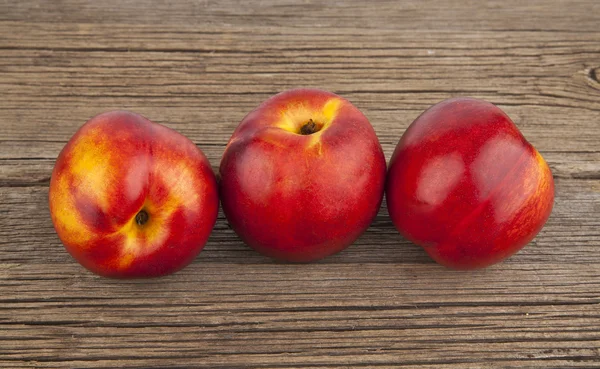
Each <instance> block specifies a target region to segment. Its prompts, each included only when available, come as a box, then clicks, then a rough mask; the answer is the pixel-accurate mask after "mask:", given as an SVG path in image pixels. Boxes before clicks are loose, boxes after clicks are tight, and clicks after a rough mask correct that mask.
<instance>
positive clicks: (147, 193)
mask: <svg viewBox="0 0 600 369" xmlns="http://www.w3.org/2000/svg"><path fill="white" fill-rule="evenodd" d="M49 202H50V213H51V216H52V221H53V223H54V227H55V229H56V232H57V233H58V236H59V238H60V239H61V241H62V242H63V244H64V246H65V248H66V249H67V251H68V252H69V253H70V254H71V255H72V256H73V257H74V258H75V259H76V260H77V261H78V262H79V263H81V264H82V265H83V266H84V267H86V268H87V269H89V270H91V271H93V272H95V273H97V274H100V275H103V276H107V277H115V278H132V277H157V276H162V275H166V274H170V273H173V272H175V271H177V270H179V269H181V268H183V267H184V266H186V265H187V264H189V263H190V262H191V261H192V260H193V259H194V258H195V257H196V255H197V254H198V253H199V252H200V250H202V248H203V247H204V244H205V243H206V241H207V239H208V236H209V234H210V232H211V230H212V228H213V225H214V223H215V221H216V218H217V212H218V207H219V199H218V188H217V183H216V179H215V176H214V173H213V171H212V169H211V167H210V164H209V162H208V160H207V159H206V157H205V156H204V154H203V153H202V152H201V151H200V150H199V149H198V148H197V147H196V145H194V143H193V142H191V141H190V140H189V139H187V138H186V137H184V136H183V135H181V134H179V133H177V132H176V131H174V130H172V129H169V128H167V127H165V126H161V125H159V124H156V123H153V122H151V121H149V120H147V119H146V118H144V117H142V116H140V115H137V114H134V113H130V112H126V111H113V112H108V113H104V114H100V115H98V116H96V117H94V118H92V119H91V120H90V121H88V122H87V123H86V124H84V125H83V126H82V127H81V128H80V129H79V130H78V131H77V132H76V133H75V135H74V136H73V137H72V138H71V139H70V140H69V142H68V143H67V145H66V146H65V147H64V148H63V150H62V151H61V153H60V155H59V156H58V159H57V161H56V165H55V167H54V171H53V172H52V179H51V181H50V193H49Z"/></svg>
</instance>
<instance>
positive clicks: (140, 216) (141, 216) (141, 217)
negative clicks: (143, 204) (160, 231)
mask: <svg viewBox="0 0 600 369" xmlns="http://www.w3.org/2000/svg"><path fill="white" fill-rule="evenodd" d="M148 219H150V216H149V215H148V213H147V212H146V210H140V211H139V213H137V214H136V216H135V222H136V223H137V224H138V225H141V226H143V225H144V224H146V223H148Z"/></svg>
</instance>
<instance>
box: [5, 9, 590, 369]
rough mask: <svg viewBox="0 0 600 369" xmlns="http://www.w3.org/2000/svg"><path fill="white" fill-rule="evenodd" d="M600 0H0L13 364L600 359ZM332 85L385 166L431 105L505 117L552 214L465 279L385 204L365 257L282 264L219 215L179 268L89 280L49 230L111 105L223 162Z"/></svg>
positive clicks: (448, 363)
mask: <svg viewBox="0 0 600 369" xmlns="http://www.w3.org/2000/svg"><path fill="white" fill-rule="evenodd" d="M599 15H600V2H599V1H595V0H590V1H523V0H519V1H489V2H480V1H475V0H472V1H413V2H397V1H392V0H390V1H373V2H367V1H366V0H357V1H332V2H324V1H275V0H269V1H256V2H251V1H230V0H221V1H203V0H198V1H191V0H185V1H164V2H163V1H123V0H111V1H93V0H89V1H75V0H56V1H37V2H34V1H8V0H0V367H1V368H22V367H23V368H28V367H39V368H70V367H90V368H100V367H102V368H105V367H106V368H108V367H111V368H114V367H127V368H130V367H131V368H133V367H136V368H154V367H167V366H172V367H177V368H186V367H199V368H318V367H324V368H359V367H360V368H370V367H376V368H392V367H403V368H413V367H427V368H526V367H538V368H566V367H582V368H583V367H585V368H593V367H596V368H598V367H600V82H599V80H600V18H599ZM299 86H308V87H319V88H323V89H327V90H331V91H334V92H337V93H339V94H341V95H343V96H345V97H346V98H348V99H350V100H351V101H352V102H353V103H354V104H355V105H356V106H358V107H359V108H360V109H361V110H362V111H363V112H364V113H365V114H366V115H367V116H368V117H369V119H370V120H371V122H372V123H373V125H374V127H375V129H376V131H377V133H378V135H379V138H380V140H381V143H382V145H383V148H384V150H385V153H386V157H387V158H388V160H389V158H390V155H391V152H392V150H393V148H394V146H395V144H396V143H397V141H398V139H399V138H400V136H401V134H402V132H403V131H404V130H405V129H406V127H407V126H408V125H409V124H410V122H412V120H413V119H414V118H416V117H417V116H418V114H419V113H420V112H421V111H423V110H424V109H425V108H427V107H428V106H429V105H431V104H433V103H435V102H438V101H440V100H442V99H445V98H449V97H452V96H460V95H467V96H473V97H479V98H484V99H487V100H490V101H492V102H494V103H496V104H497V105H499V106H500V107H501V108H502V109H504V110H505V111H506V112H507V113H508V114H509V115H510V116H511V117H512V118H513V120H514V121H515V123H516V124H517V125H518V127H519V128H520V129H521V130H522V132H523V133H524V134H525V136H526V137H527V138H528V139H529V141H530V142H532V143H533V144H534V145H535V146H536V147H537V148H538V149H539V151H540V152H541V153H542V154H543V155H544V157H545V158H546V159H547V161H548V162H549V164H550V166H551V168H552V170H553V173H554V176H555V180H556V188H557V196H556V201H555V207H554V212H553V214H552V216H551V218H550V220H549V222H548V224H547V226H546V227H545V228H544V229H543V230H542V232H541V233H540V234H539V235H538V237H537V238H536V239H535V240H534V241H533V242H532V243H531V244H530V245H529V246H528V247H526V248H525V249H524V250H523V251H522V252H520V253H519V254H517V255H516V256H514V257H512V258H511V259H509V260H508V261H506V262H505V263H503V264H501V265H497V266H494V267H491V268H489V269H486V270H482V271H475V272H453V271H449V270H446V269H444V268H442V267H440V266H438V265H436V264H434V263H433V262H432V261H431V260H430V259H429V258H428V257H427V256H426V255H425V253H424V252H423V251H421V249H420V248H418V247H416V246H414V245H412V244H410V243H409V242H407V241H406V240H404V239H403V238H402V237H401V236H400V235H399V234H398V233H397V232H396V231H395V229H394V227H393V225H392V223H391V221H390V219H389V218H388V216H387V212H386V210H385V205H384V206H383V207H382V210H381V212H380V214H379V216H378V217H377V219H376V221H375V222H374V224H373V226H372V227H371V228H370V229H369V230H368V231H367V232H366V234H365V235H364V236H363V237H361V239H360V240H359V241H358V242H357V243H356V244H355V245H354V246H352V247H351V248H349V249H348V250H346V251H344V252H342V253H340V254H339V255H336V256H333V257H330V258H328V259H326V260H323V261H322V262H319V263H315V264H310V265H285V264H277V263H274V262H272V261H271V260H268V259H266V258H264V257H261V256H260V255H258V254H257V253H255V252H253V251H251V250H249V249H248V248H247V247H245V246H244V245H243V244H242V243H241V242H240V241H239V240H238V238H237V237H236V236H235V234H234V233H233V232H232V231H231V230H230V229H228V228H227V225H226V222H225V220H224V218H223V217H222V216H220V217H219V220H218V222H217V225H216V227H215V230H214V232H213V235H212V237H211V239H210V242H209V244H208V245H207V246H206V248H205V250H204V251H203V252H202V253H201V255H200V256H199V257H198V259H197V260H196V261H195V262H194V263H193V264H192V265H190V266H189V267H188V268H186V269H185V270H183V271H181V272H180V273H177V274H175V275H173V276H170V277H166V278H162V279H156V280H147V281H115V280H107V279H103V278H100V277H96V276H94V275H92V274H90V273H88V272H86V271H85V270H83V269H82V268H81V267H80V266H79V265H78V264H77V263H75V262H74V261H73V260H72V259H71V257H69V256H68V254H67V253H66V252H65V251H64V249H63V248H62V246H61V244H60V242H59V240H58V238H57V237H56V234H55V233H54V230H53V228H52V224H51V222H50V217H49V214H48V206H47V192H48V182H49V177H50V172H51V170H52V166H53V164H54V160H55V158H56V156H57V155H58V153H59V151H60V149H61V148H62V146H63V145H64V144H65V143H66V141H67V140H68V139H69V138H70V136H71V135H72V134H73V133H74V132H75V130H76V129H77V128H78V127H79V126H80V125H81V124H83V123H84V122H85V121H86V120H87V119H89V118H90V117H92V116H93V115H95V114H97V113H100V112H102V111H105V110H109V109H114V108H126V109H130V110H134V111H136V112H139V113H141V114H143V115H145V116H147V117H148V118H150V119H152V120H154V121H156V122H158V123H162V124H165V125H168V126H170V127H172V128H175V129H177V130H178V131H180V132H181V133H183V134H185V135H187V136H188V137H189V138H191V139H192V140H193V141H194V142H196V143H197V144H198V146H199V147H200V148H201V149H202V150H203V151H204V152H205V153H206V154H207V156H208V157H209V159H210V161H211V163H212V164H213V166H214V167H217V166H218V163H219V160H220V156H221V154H222V153H223V149H224V146H225V143H226V142H227V139H228V138H229V136H230V134H231V132H232V131H233V129H234V128H235V126H236V125H237V123H238V122H239V121H240V120H241V119H242V118H243V116H244V115H245V114H246V113H247V112H249V111H250V110H251V109H252V108H254V107H255V106H256V105H258V104H259V103H260V102H261V101H262V100H264V99H266V98H267V97H269V96H270V95H272V94H275V93H276V92H279V91H282V90H285V89H288V88H292V87H299Z"/></svg>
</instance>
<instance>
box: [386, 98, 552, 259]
mask: <svg viewBox="0 0 600 369" xmlns="http://www.w3.org/2000/svg"><path fill="white" fill-rule="evenodd" d="M386 199H387V206H388V209H389V213H390V216H391V218H392V221H393V222H394V225H395V226H396V228H398V230H399V231H400V233H402V234H403V235H404V236H405V237H406V238H408V239H409V240H411V241H413V242H414V243H416V244H418V245H420V246H422V247H423V248H424V249H425V251H427V253H428V254H429V255H430V256H431V257H432V258H433V259H435V260H436V261H437V262H438V263H440V264H443V265H445V266H448V267H450V268H455V269H475V268H482V267H486V266H489V265H491V264H494V263H497V262H499V261H501V260H503V259H505V258H507V257H509V256H510V255H512V254H514V253H515V252H517V251H518V250H520V249H521V248H522V247H523V246H525V245H526V244H527V243H528V242H529V241H531V240H532V239H533V238H534V237H535V235H536V234H537V233H538V232H539V231H540V230H541V229H542V227H543V225H544V223H545V222H546V220H547V219H548V217H549V215H550V212H551V210H552V205H553V201H554V181H553V179H552V173H551V172H550V168H549V167H548V165H547V164H546V162H545V161H544V159H543V158H542V156H541V155H540V154H539V152H537V150H536V149H535V148H534V147H533V146H532V145H531V144H530V143H529V142H527V141H526V140H525V138H524V137H523V136H522V134H521V133H520V132H519V130H518V129H517V127H516V126H515V125H514V123H513V122H512V121H511V120H510V118H509V117H508V116H507V115H506V114H505V113H504V112H503V111H502V110H500V109H499V108H498V107H496V106H494V105H493V104H491V103H489V102H486V101H482V100H476V99H471V98H456V99H450V100H446V101H443V102H441V103H439V104H436V105H434V106H432V107H431V108H429V109H428V110H427V111H425V112H424V113H423V114H421V116H419V117H418V118H417V119H416V120H415V121H414V122H413V123H412V124H411V125H410V127H409V128H408V130H407V131H406V132H405V133H404V135H403V136H402V138H401V140H400V142H399V143H398V145H397V147H396V150H395V152H394V155H393V157H392V159H391V161H390V166H389V169H388V177H387V182H386Z"/></svg>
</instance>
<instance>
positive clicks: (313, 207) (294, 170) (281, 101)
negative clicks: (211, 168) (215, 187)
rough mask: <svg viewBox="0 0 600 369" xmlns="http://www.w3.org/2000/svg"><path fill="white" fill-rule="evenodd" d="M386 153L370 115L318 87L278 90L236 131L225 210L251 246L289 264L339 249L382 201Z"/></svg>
mask: <svg viewBox="0 0 600 369" xmlns="http://www.w3.org/2000/svg"><path fill="white" fill-rule="evenodd" d="M385 171H386V165H385V157H384V155H383V151H382V149H381V145H380V144H379V141H378V139H377V136H376V135H375V131H374V130H373V128H372V126H371V124H370V123H369V121H368V120H367V118H366V117H365V116H364V115H363V114H362V113H361V112H360V111H359V110H358V109H357V108H356V107H354V106H353V105H352V104H351V103H350V102H349V101H347V100H346V99H344V98H342V97H340V96H337V95H335V94H333V93H330V92H326V91H321V90H315V89H297V90H290V91H286V92H283V93H280V94H278V95H275V96H273V97H271V98H270V99H268V100H267V101H265V102H264V103H262V104H261V105H260V106H259V107H258V108H256V109H255V110H254V111H253V112H251V113H250V114H248V115H247V116H246V117H245V118H244V119H243V120H242V122H241V123H240V124H239V126H238V127H237V129H236V130H235V132H234V133H233V135H232V137H231V139H230V141H229V143H228V145H227V148H226V149H225V153H224V155H223V159H222V161H221V166H220V175H221V181H220V191H221V201H222V204H223V210H224V212H225V215H226V216H227V219H228V221H229V223H230V224H231V226H232V228H233V229H234V230H235V231H236V232H237V234H238V235H239V236H240V237H241V238H242V239H243V240H244V241H245V242H246V243H247V244H248V245H249V246H251V247H252V248H254V249H255V250H257V251H259V252H261V253H263V254H264V255H267V256H270V257H273V258H276V259H279V260H283V261H290V262H309V261H313V260H318V259H321V258H324V257H326V256H328V255H331V254H334V253H336V252H339V251H341V250H343V249H345V248H346V247H348V246H349V245H350V244H352V243H353V242H354V241H355V240H356V239H357V238H358V237H359V236H360V234H362V233H363V232H364V231H365V230H366V229H367V227H368V226H369V224H370V223H371V221H372V220H373V218H374V217H375V215H376V214H377V211H378V209H379V207H380V205H381V200H382V197H383V189H384V182H385Z"/></svg>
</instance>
